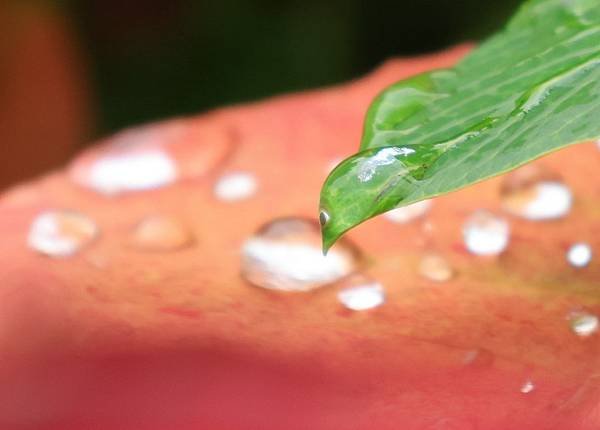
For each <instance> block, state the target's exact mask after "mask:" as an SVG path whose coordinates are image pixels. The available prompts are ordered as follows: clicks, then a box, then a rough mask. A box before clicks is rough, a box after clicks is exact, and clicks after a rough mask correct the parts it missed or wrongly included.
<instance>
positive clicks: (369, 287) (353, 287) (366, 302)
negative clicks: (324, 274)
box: [338, 275, 385, 311]
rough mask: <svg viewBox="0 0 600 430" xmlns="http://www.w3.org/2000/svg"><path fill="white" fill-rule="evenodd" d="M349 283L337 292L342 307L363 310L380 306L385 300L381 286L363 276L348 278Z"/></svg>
mask: <svg viewBox="0 0 600 430" xmlns="http://www.w3.org/2000/svg"><path fill="white" fill-rule="evenodd" d="M345 284H347V285H349V286H347V287H345V288H344V289H342V290H341V291H339V292H338V300H339V301H340V303H341V304H342V305H344V307H346V308H348V309H350V310H353V311H364V310H367V309H373V308H376V307H378V306H381V305H382V304H383V303H384V302H385V292H384V289H383V286H382V285H381V284H380V283H379V282H377V281H374V280H372V279H369V278H366V277H364V276H358V275H357V276H355V277H353V278H350V279H348V280H347V281H346V282H345Z"/></svg>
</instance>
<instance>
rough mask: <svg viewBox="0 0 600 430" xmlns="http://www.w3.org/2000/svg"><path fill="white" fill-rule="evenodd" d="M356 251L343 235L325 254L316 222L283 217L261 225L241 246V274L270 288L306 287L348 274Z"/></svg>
mask: <svg viewBox="0 0 600 430" xmlns="http://www.w3.org/2000/svg"><path fill="white" fill-rule="evenodd" d="M357 261H358V252H357V250H356V248H355V247H354V246H352V245H351V244H350V243H349V242H348V241H346V240H344V239H342V240H340V241H339V242H338V244H337V245H336V246H334V247H332V248H331V250H330V251H329V253H328V254H327V256H323V253H322V251H321V235H320V231H319V227H318V225H317V224H316V223H315V222H311V221H309V220H306V219H302V218H282V219H278V220H275V221H273V222H271V223H269V224H267V225H266V226H264V227H263V228H261V229H260V230H259V231H258V232H257V233H256V234H255V235H254V236H252V237H251V238H250V239H248V240H247V241H246V242H245V243H244V245H243V248H242V276H243V277H244V278H245V279H246V280H248V281H249V282H250V283H252V284H254V285H256V286H259V287H263V288H268V289H272V290H281V291H308V290H312V289H315V288H318V287H321V286H324V285H327V284H330V283H332V282H334V281H337V280H338V279H340V278H342V277H344V276H346V275H348V274H350V273H351V272H352V271H354V270H355V268H356V265H357Z"/></svg>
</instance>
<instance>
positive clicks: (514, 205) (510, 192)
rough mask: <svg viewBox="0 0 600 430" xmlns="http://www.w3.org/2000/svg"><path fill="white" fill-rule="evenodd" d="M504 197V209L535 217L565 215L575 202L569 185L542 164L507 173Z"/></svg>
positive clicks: (555, 217) (533, 219) (529, 217)
mask: <svg viewBox="0 0 600 430" xmlns="http://www.w3.org/2000/svg"><path fill="white" fill-rule="evenodd" d="M501 198H502V207H503V208H504V210H506V211H507V212H509V213H511V214H513V215H516V216H519V217H521V218H525V219H528V220H532V221H541V220H551V219H559V218H562V217H564V216H566V215H568V213H569V212H570V210H571V206H572V204H573V196H572V193H571V190H570V189H569V187H567V186H566V185H565V184H564V183H563V182H562V181H561V180H560V178H558V176H556V175H554V174H552V173H551V172H549V171H547V170H545V169H543V168H542V167H541V166H539V165H528V166H525V167H522V168H520V169H518V170H516V171H514V172H512V173H511V174H509V175H507V176H506V177H505V178H504V182H503V184H502V190H501Z"/></svg>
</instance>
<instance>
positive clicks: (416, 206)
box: [383, 200, 431, 224]
mask: <svg viewBox="0 0 600 430" xmlns="http://www.w3.org/2000/svg"><path fill="white" fill-rule="evenodd" d="M430 209H431V200H422V201H420V202H417V203H413V204H412V205H408V206H403V207H399V208H396V209H392V210H391V211H389V212H386V213H384V214H383V216H384V217H385V218H387V219H389V220H390V221H393V222H396V223H399V224H404V223H407V222H409V221H412V220H414V219H417V218H420V217H422V216H424V215H425V214H426V213H427V212H429V210H430Z"/></svg>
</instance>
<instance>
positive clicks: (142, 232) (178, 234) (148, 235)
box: [131, 215, 194, 251]
mask: <svg viewBox="0 0 600 430" xmlns="http://www.w3.org/2000/svg"><path fill="white" fill-rule="evenodd" d="M193 241H194V239H193V236H192V233H191V231H190V230H189V229H188V228H186V227H185V226H184V225H183V224H182V223H181V222H179V221H178V220H177V219H175V218H171V217H167V216H161V215H153V216H149V217H147V218H145V219H143V220H142V221H141V222H140V223H139V224H138V225H137V226H136V227H135V229H134V230H133V233H132V235H131V244H132V245H133V246H134V247H136V248H137V249H140V250H145V251H176V250H179V249H182V248H185V247H187V246H190V245H191V244H192V243H193Z"/></svg>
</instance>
